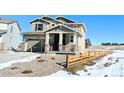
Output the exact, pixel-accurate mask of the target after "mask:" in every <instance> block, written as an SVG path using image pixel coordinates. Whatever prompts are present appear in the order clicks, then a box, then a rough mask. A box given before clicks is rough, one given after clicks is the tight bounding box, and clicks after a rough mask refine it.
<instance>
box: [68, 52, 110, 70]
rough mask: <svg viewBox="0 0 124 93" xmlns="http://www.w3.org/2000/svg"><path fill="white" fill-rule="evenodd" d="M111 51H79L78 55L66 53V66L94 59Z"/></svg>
mask: <svg viewBox="0 0 124 93" xmlns="http://www.w3.org/2000/svg"><path fill="white" fill-rule="evenodd" d="M111 53H112V51H108V50H107V51H86V52H83V53H80V54H79V55H70V54H68V55H67V57H66V67H67V68H68V67H71V66H73V65H75V64H78V63H83V62H86V61H90V60H91V61H92V60H96V59H98V58H101V57H104V56H106V55H108V54H111Z"/></svg>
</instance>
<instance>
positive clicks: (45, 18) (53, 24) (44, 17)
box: [42, 16, 62, 27]
mask: <svg viewBox="0 0 124 93" xmlns="http://www.w3.org/2000/svg"><path fill="white" fill-rule="evenodd" d="M42 19H43V20H46V21H47V22H49V23H50V24H49V27H53V26H56V25H58V24H62V23H61V22H59V21H57V20H55V19H53V18H51V17H49V16H43V17H42Z"/></svg>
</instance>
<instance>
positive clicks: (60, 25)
mask: <svg viewBox="0 0 124 93" xmlns="http://www.w3.org/2000/svg"><path fill="white" fill-rule="evenodd" d="M57 27H60V28H61V27H64V28H67V29H69V30H71V31H74V32H76V31H75V30H74V29H72V28H70V27H68V26H65V25H62V24H59V25H56V26H54V27H52V28H50V29H47V30H45V31H43V32H47V31H50V30H52V29H55V28H57Z"/></svg>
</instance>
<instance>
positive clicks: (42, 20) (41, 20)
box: [30, 18, 49, 24]
mask: <svg viewBox="0 0 124 93" xmlns="http://www.w3.org/2000/svg"><path fill="white" fill-rule="evenodd" d="M37 21H40V22H44V23H48V24H49V22H48V21H46V20H44V19H40V18H37V19H35V20H32V21H31V22H30V23H33V22H37Z"/></svg>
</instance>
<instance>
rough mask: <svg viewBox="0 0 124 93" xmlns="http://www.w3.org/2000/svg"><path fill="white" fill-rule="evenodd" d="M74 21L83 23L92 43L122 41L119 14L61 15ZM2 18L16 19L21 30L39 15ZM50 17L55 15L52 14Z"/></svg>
mask: <svg viewBox="0 0 124 93" xmlns="http://www.w3.org/2000/svg"><path fill="white" fill-rule="evenodd" d="M61 16H65V17H66V18H70V19H72V20H74V21H77V22H81V23H84V24H85V26H86V29H87V33H86V36H87V38H90V40H91V42H92V43H93V44H101V42H118V43H123V42H124V36H123V35H124V16H121V15H61ZM0 17H3V18H12V19H16V20H17V21H18V22H19V24H20V27H21V29H22V32H27V31H31V25H30V23H29V22H30V21H31V20H33V19H35V18H37V17H41V16H40V15H2V16H0ZM51 17H54V18H55V17H57V16H55V15H52V16H51Z"/></svg>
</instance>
